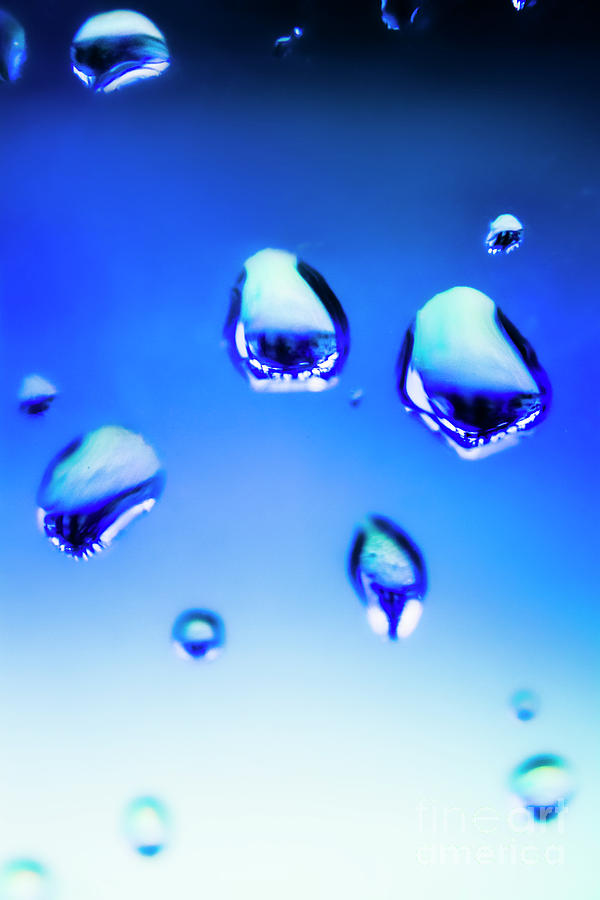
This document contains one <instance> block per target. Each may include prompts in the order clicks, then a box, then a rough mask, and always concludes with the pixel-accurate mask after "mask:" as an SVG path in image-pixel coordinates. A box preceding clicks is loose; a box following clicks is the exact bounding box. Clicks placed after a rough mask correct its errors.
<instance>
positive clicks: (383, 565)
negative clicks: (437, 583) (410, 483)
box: [348, 516, 427, 641]
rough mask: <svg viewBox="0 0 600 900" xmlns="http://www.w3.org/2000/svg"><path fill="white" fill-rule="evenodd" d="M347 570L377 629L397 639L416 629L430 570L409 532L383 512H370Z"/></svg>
mask: <svg viewBox="0 0 600 900" xmlns="http://www.w3.org/2000/svg"><path fill="white" fill-rule="evenodd" d="M348 571H349V575H350V581H351V582H352V585H353V587H354V590H355V591H356V593H357V594H358V596H359V598H360V600H361V602H362V603H363V604H364V605H365V606H366V608H367V621H368V623H369V625H370V627H371V629H372V630H373V631H374V632H375V634H378V635H381V636H382V637H387V638H389V639H390V640H393V641H395V640H397V638H405V637H408V636H409V635H410V634H412V632H413V631H414V630H415V628H416V627H417V625H418V624H419V620H420V618H421V613H422V612H423V599H424V597H425V593H426V591H427V574H426V570H425V561H424V559H423V556H422V554H421V551H420V550H419V548H418V547H417V545H416V544H415V543H414V541H413V540H412V539H411V538H410V537H409V536H408V535H407V534H406V532H404V531H403V530H402V529H401V528H399V527H398V526H397V525H396V524H395V523H394V522H392V521H391V520H390V519H386V518H384V517H383V516H368V517H367V519H366V520H365V522H364V523H363V524H362V525H361V526H360V527H359V528H358V529H357V531H356V533H355V535H354V538H353V540H352V545H351V548H350V555H349V562H348Z"/></svg>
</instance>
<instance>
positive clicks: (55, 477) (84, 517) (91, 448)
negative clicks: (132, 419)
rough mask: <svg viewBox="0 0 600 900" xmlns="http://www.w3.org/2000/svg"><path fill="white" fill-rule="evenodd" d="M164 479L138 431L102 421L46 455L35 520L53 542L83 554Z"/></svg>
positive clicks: (101, 543)
mask: <svg viewBox="0 0 600 900" xmlns="http://www.w3.org/2000/svg"><path fill="white" fill-rule="evenodd" d="M164 481H165V475H164V472H163V470H162V469H161V468H160V464H159V462H158V459H157V456H156V454H155V452H154V450H153V449H152V447H150V446H149V444H147V443H146V442H145V441H144V439H143V438H142V436H141V435H139V434H134V433H133V432H132V431H127V429H125V428H120V427H119V426H116V425H105V426H104V427H102V428H98V429H97V430H96V431H90V432H89V433H88V434H85V435H84V436H83V437H80V438H77V439H76V440H74V441H73V442H72V443H71V444H69V445H68V447H65V449H64V450H62V451H61V452H60V453H59V454H58V455H57V456H56V457H55V458H54V459H53V460H52V462H51V463H50V465H49V466H48V468H47V469H46V471H45V473H44V476H43V478H42V482H41V484H40V487H39V489H38V495H37V502H38V507H39V509H38V520H39V522H40V525H41V526H42V528H43V530H44V531H45V533H46V534H47V536H48V538H49V539H50V541H51V542H52V543H53V544H54V545H55V546H57V547H58V548H59V549H60V550H62V551H63V552H64V553H65V554H66V555H68V556H73V557H75V558H84V559H85V558H87V557H90V556H92V555H93V554H94V553H96V552H98V551H99V550H102V549H103V548H105V547H108V546H109V545H110V543H111V542H112V540H113V539H114V538H115V537H116V536H117V534H119V532H120V531H122V530H123V528H125V526H126V525H128V524H129V522H131V521H132V520H133V519H135V518H136V517H137V516H139V515H140V514H141V513H143V512H148V511H149V510H150V509H152V507H153V506H154V504H155V502H156V500H157V499H158V497H160V495H161V493H162V490H163V486H164Z"/></svg>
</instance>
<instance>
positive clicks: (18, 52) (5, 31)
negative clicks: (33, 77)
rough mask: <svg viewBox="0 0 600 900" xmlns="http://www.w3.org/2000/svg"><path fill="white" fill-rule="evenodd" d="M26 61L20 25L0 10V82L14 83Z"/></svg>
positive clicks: (23, 34)
mask: <svg viewBox="0 0 600 900" xmlns="http://www.w3.org/2000/svg"><path fill="white" fill-rule="evenodd" d="M26 59H27V45H26V43H25V32H24V30H23V27H22V25H20V24H19V23H18V22H17V20H16V19H15V18H14V16H11V14H10V13H9V12H6V11H5V10H3V9H0V81H16V79H17V78H18V77H19V76H20V74H21V70H22V68H23V63H24V62H25V60H26Z"/></svg>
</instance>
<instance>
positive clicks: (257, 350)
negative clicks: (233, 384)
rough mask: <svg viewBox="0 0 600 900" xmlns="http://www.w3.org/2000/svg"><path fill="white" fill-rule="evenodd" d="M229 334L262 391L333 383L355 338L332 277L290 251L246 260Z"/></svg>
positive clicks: (242, 367)
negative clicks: (349, 327) (352, 335)
mask: <svg viewBox="0 0 600 900" xmlns="http://www.w3.org/2000/svg"><path fill="white" fill-rule="evenodd" d="M224 334H225V339H226V341H227V345H228V348H229V354H230V356H231V359H232V361H233V363H234V365H235V366H236V368H237V369H238V370H239V371H240V372H241V373H242V374H243V375H244V376H245V377H246V378H247V379H248V381H249V382H250V385H251V386H252V387H253V388H254V390H257V391H297V390H303V391H321V390H323V389H325V388H328V387H332V386H333V385H334V384H336V383H337V380H338V375H339V373H340V372H341V371H342V368H343V366H344V363H345V362H346V357H347V355H348V349H349V344H350V338H349V330H348V321H347V319H346V316H345V314H344V310H343V309H342V307H341V305H340V302H339V300H338V299H337V297H336V296H335V295H334V293H333V292H332V290H331V288H330V287H329V285H328V284H327V282H326V281H325V279H324V278H323V277H322V275H319V273H318V272H317V271H315V269H312V268H311V267H310V266H308V265H307V264H306V263H304V262H301V261H299V260H298V259H297V257H296V256H294V254H293V253H287V252H285V251H284V250H261V251H260V252H259V253H256V254H255V255H254V256H251V257H250V259H247V260H246V262H245V264H244V269H243V271H242V273H241V275H240V277H239V278H238V281H237V283H236V285H235V287H234V288H233V290H232V293H231V305H230V309H229V315H228V318H227V322H226V323H225V332H224Z"/></svg>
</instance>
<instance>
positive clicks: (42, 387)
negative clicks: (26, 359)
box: [18, 375, 58, 416]
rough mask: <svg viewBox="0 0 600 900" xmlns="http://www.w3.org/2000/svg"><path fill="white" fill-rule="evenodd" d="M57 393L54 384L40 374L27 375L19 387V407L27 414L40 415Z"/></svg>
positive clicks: (48, 406)
mask: <svg viewBox="0 0 600 900" xmlns="http://www.w3.org/2000/svg"><path fill="white" fill-rule="evenodd" d="M57 393H58V392H57V390H56V388H55V387H54V385H53V384H51V383H50V382H49V381H47V380H46V379H45V378H42V376H41V375H27V376H26V377H25V378H24V379H23V382H22V384H21V387H20V389H19V396H18V400H19V409H20V410H21V412H23V413H25V414H26V415H28V416H40V415H42V414H43V413H45V412H47V411H48V409H50V405H51V404H52V402H53V400H54V399H55V398H56V396H57Z"/></svg>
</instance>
